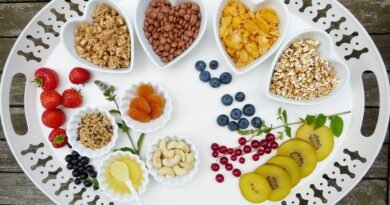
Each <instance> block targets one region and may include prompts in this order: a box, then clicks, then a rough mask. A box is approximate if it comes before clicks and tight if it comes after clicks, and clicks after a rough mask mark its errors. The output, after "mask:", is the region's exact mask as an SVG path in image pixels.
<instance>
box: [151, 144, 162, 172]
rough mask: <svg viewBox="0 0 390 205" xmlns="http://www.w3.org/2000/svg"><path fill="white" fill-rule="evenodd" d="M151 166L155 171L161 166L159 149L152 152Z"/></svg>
mask: <svg viewBox="0 0 390 205" xmlns="http://www.w3.org/2000/svg"><path fill="white" fill-rule="evenodd" d="M152 165H153V167H154V168H156V169H158V168H161V166H162V165H161V151H160V149H157V150H156V151H154V153H153V157H152Z"/></svg>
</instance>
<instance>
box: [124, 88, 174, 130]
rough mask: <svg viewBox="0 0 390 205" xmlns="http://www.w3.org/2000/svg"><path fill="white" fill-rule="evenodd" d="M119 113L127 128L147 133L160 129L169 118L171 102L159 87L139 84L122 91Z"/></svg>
mask: <svg viewBox="0 0 390 205" xmlns="http://www.w3.org/2000/svg"><path fill="white" fill-rule="evenodd" d="M120 111H121V115H122V119H123V120H124V121H125V123H126V124H127V126H129V127H130V128H131V129H133V130H135V131H137V132H143V133H149V132H153V131H156V130H158V129H160V128H162V127H163V126H164V125H165V124H166V123H167V122H168V120H169V119H170V118H171V112H172V101H171V98H170V97H169V95H168V93H167V91H166V90H164V89H163V88H162V87H161V86H159V85H156V84H154V83H151V82H148V83H145V82H141V83H139V84H137V85H132V86H131V88H130V89H128V90H125V91H124V95H123V96H122V97H121V99H120Z"/></svg>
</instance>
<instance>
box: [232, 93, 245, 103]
mask: <svg viewBox="0 0 390 205" xmlns="http://www.w3.org/2000/svg"><path fill="white" fill-rule="evenodd" d="M234 99H236V101H237V102H243V101H244V100H245V94H244V93H243V92H238V93H236V95H235V96H234Z"/></svg>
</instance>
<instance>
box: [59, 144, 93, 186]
mask: <svg viewBox="0 0 390 205" xmlns="http://www.w3.org/2000/svg"><path fill="white" fill-rule="evenodd" d="M65 161H66V162H67V165H66V168H67V169H68V170H72V176H73V177H74V183H75V184H76V185H79V184H81V183H83V185H84V186H85V187H91V186H92V185H93V188H94V189H95V190H96V189H99V185H98V184H97V183H93V181H94V180H96V177H97V172H96V171H95V168H94V167H93V166H92V165H91V164H90V160H89V158H88V157H86V156H81V155H80V154H79V153H78V152H76V151H72V153H71V154H68V155H66V156H65Z"/></svg>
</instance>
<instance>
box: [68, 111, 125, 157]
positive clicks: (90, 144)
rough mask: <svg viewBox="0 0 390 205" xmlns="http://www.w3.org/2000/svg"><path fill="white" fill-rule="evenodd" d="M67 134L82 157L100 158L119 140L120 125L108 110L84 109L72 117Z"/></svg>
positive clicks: (71, 143) (69, 140)
mask: <svg viewBox="0 0 390 205" xmlns="http://www.w3.org/2000/svg"><path fill="white" fill-rule="evenodd" d="M66 134H67V136H68V142H69V144H70V145H71V146H72V148H73V149H74V150H75V151H77V152H78V153H80V155H82V156H87V157H90V158H92V157H99V156H102V155H103V154H106V153H108V152H110V151H111V150H112V148H113V147H114V146H115V143H116V141H117V139H118V125H117V124H116V123H115V118H114V117H113V116H111V115H110V113H109V112H108V111H106V110H102V109H99V108H89V107H87V108H82V109H79V110H77V112H76V113H75V114H74V115H73V116H72V117H71V119H70V120H69V122H68V125H67V129H66Z"/></svg>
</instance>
